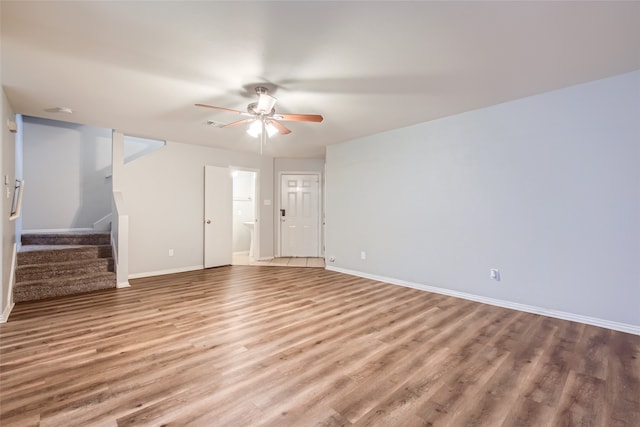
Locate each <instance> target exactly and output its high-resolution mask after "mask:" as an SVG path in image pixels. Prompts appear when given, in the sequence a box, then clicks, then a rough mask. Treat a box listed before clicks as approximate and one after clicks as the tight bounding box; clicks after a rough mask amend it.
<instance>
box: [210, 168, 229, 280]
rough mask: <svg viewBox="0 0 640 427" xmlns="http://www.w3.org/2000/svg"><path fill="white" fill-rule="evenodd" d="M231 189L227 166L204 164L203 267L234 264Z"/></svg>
mask: <svg viewBox="0 0 640 427" xmlns="http://www.w3.org/2000/svg"><path fill="white" fill-rule="evenodd" d="M232 191H233V182H232V180H231V173H230V171H229V169H228V168H221V167H216V166H205V167H204V268H210V267H219V266H221V265H229V264H231V251H232V236H233V235H232V232H233V215H232V213H233V212H232V211H233V205H232Z"/></svg>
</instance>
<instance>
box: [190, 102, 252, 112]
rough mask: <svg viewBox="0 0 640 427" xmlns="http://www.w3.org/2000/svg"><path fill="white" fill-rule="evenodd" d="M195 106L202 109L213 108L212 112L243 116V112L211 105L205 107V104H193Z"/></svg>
mask: <svg viewBox="0 0 640 427" xmlns="http://www.w3.org/2000/svg"><path fill="white" fill-rule="evenodd" d="M195 106H196V107H204V108H213V109H214V110H222V111H228V112H230V113H236V114H244V111H238V110H232V109H231V108H224V107H214V106H213V105H207V104H195Z"/></svg>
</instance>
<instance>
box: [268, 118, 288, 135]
mask: <svg viewBox="0 0 640 427" xmlns="http://www.w3.org/2000/svg"><path fill="white" fill-rule="evenodd" d="M271 124H272V125H273V126H274V127H275V128H276V129H278V132H280V135H288V134H290V133H291V131H290V130H289V129H287V128H286V127H285V126H284V125H283V124H282V123H280V122H279V121H277V120H271Z"/></svg>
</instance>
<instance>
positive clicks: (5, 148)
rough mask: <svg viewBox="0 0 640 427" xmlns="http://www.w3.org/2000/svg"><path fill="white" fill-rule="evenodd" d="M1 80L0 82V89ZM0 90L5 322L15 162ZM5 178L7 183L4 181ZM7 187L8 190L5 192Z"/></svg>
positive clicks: (1, 315) (0, 302)
mask: <svg viewBox="0 0 640 427" xmlns="http://www.w3.org/2000/svg"><path fill="white" fill-rule="evenodd" d="M1 87H2V82H1V81H0V88H1ZM1 90H2V103H1V104H0V105H1V106H0V117H2V121H1V122H0V127H1V128H2V130H1V131H0V163H1V164H2V185H1V187H2V191H1V192H0V213H1V215H2V219H0V224H1V226H2V245H0V257H1V258H2V263H0V268H1V270H0V276H1V277H2V289H1V291H0V323H1V322H6V321H7V318H8V316H9V313H10V311H11V307H12V306H13V301H12V298H11V287H12V286H13V263H14V248H15V244H16V229H15V224H14V222H12V221H9V215H10V213H11V207H12V204H13V199H12V197H13V189H14V185H15V179H16V174H15V163H16V160H15V159H16V149H15V134H13V133H11V132H9V129H8V127H7V120H13V121H15V120H16V117H15V114H14V113H13V110H12V108H11V106H10V105H9V100H8V99H7V96H6V95H5V93H4V89H1ZM5 177H7V180H8V182H9V184H8V185H7V184H5V181H4V179H5ZM7 189H8V190H9V193H7Z"/></svg>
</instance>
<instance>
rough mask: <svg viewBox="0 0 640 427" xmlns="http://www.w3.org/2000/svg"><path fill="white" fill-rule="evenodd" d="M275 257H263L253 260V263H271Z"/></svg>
mask: <svg viewBox="0 0 640 427" xmlns="http://www.w3.org/2000/svg"><path fill="white" fill-rule="evenodd" d="M274 258H275V257H272V256H263V257H262V258H254V260H255V261H271V260H272V259H274Z"/></svg>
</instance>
